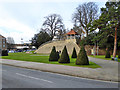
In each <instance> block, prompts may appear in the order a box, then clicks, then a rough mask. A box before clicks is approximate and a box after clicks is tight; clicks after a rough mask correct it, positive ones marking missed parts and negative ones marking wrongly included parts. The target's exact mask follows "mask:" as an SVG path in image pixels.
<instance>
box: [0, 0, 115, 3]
mask: <svg viewBox="0 0 120 90" xmlns="http://www.w3.org/2000/svg"><path fill="white" fill-rule="evenodd" d="M105 1H108V0H0V2H3V3H5V2H16V3H21V2H24V3H26V2H29V3H34V2H37V3H42V2H47V3H48V2H59V3H60V2H105ZM112 1H115V0H112Z"/></svg>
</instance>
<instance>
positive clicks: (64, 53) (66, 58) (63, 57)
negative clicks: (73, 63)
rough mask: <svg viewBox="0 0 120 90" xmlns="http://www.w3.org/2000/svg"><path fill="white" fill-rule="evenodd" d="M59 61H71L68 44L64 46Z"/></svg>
mask: <svg viewBox="0 0 120 90" xmlns="http://www.w3.org/2000/svg"><path fill="white" fill-rule="evenodd" d="M58 61H59V63H70V58H69V55H68V52H67V48H66V46H65V47H64V49H63V51H62V54H61V57H60V59H59V60H58Z"/></svg>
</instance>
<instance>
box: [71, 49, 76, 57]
mask: <svg viewBox="0 0 120 90" xmlns="http://www.w3.org/2000/svg"><path fill="white" fill-rule="evenodd" d="M72 58H77V53H76V49H75V47H74V49H73V52H72Z"/></svg>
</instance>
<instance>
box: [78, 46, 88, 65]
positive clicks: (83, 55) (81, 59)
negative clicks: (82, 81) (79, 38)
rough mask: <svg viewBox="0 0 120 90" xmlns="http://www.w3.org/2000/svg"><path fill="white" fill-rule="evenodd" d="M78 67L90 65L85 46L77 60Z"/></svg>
mask: <svg viewBox="0 0 120 90" xmlns="http://www.w3.org/2000/svg"><path fill="white" fill-rule="evenodd" d="M76 65H89V60H88V56H87V54H86V51H85V49H84V46H82V47H81V49H80V52H79V54H78V56H77V59H76Z"/></svg>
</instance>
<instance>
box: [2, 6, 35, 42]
mask: <svg viewBox="0 0 120 90" xmlns="http://www.w3.org/2000/svg"><path fill="white" fill-rule="evenodd" d="M3 11H4V12H3ZM0 13H2V14H0V34H2V35H4V36H5V37H8V36H10V37H13V38H14V40H15V43H20V40H21V38H23V39H24V41H27V40H30V39H31V37H33V36H34V34H35V30H34V29H33V28H31V27H29V26H27V25H25V24H23V23H22V22H20V21H17V20H16V19H14V18H13V17H11V16H10V15H9V13H7V12H6V11H5V10H4V9H3V7H0Z"/></svg>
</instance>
